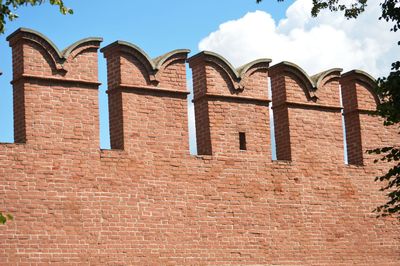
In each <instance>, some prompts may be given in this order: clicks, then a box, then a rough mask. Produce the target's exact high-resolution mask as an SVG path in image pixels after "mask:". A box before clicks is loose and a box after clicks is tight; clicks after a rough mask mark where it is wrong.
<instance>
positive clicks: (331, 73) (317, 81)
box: [310, 68, 343, 89]
mask: <svg viewBox="0 0 400 266" xmlns="http://www.w3.org/2000/svg"><path fill="white" fill-rule="evenodd" d="M342 71H343V69H342V68H331V69H328V70H325V71H322V72H320V73H318V74H315V75H313V76H311V77H310V79H311V80H312V81H313V84H314V87H315V88H317V89H319V88H321V87H322V86H324V85H325V84H326V83H327V82H328V81H329V80H331V79H334V78H340V77H341V73H342Z"/></svg>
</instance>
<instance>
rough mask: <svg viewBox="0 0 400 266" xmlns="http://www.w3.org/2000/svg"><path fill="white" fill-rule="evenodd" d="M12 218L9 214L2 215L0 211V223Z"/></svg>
mask: <svg viewBox="0 0 400 266" xmlns="http://www.w3.org/2000/svg"><path fill="white" fill-rule="evenodd" d="M13 219H14V217H12V215H11V214H6V215H3V213H1V212H0V224H5V223H6V222H7V221H11V220H13Z"/></svg>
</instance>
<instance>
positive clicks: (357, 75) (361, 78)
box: [340, 69, 380, 108]
mask: <svg viewBox="0 0 400 266" xmlns="http://www.w3.org/2000/svg"><path fill="white" fill-rule="evenodd" d="M340 82H341V83H342V84H348V83H349V82H350V83H351V82H359V83H361V84H362V87H363V88H365V89H366V90H367V91H368V93H369V94H370V96H371V97H373V99H374V101H375V104H376V105H378V104H379V103H380V99H379V97H378V95H377V94H376V93H375V92H374V89H375V87H376V86H377V83H376V79H375V78H374V77H372V76H371V75H370V74H368V73H367V72H365V71H363V70H359V69H354V70H351V71H348V72H346V73H344V74H343V75H342V77H341V81H340ZM359 104H361V103H359ZM359 107H361V106H359ZM361 108H362V107H361Z"/></svg>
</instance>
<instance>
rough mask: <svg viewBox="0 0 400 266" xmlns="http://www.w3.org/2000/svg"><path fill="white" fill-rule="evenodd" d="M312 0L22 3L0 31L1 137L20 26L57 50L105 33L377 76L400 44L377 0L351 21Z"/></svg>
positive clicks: (9, 129)
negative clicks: (64, 9) (13, 42)
mask: <svg viewBox="0 0 400 266" xmlns="http://www.w3.org/2000/svg"><path fill="white" fill-rule="evenodd" d="M311 2H312V1H311V0H290V1H285V2H277V1H275V0H265V1H263V2H262V3H261V4H256V3H255V0H202V1H195V0H191V1H183V0H152V1H134V0H120V1H114V2H112V1H105V0H96V1H88V0H86V1H72V0H65V4H66V5H67V6H68V7H71V8H73V9H74V14H73V15H66V16H63V15H61V14H60V13H59V12H58V9H57V8H56V7H53V6H50V5H48V4H45V5H42V6H39V7H33V8H32V7H22V8H20V9H18V10H17V11H16V13H18V14H19V15H20V18H18V19H17V20H15V21H12V22H8V23H7V25H6V32H5V34H3V35H0V51H1V54H0V56H1V60H0V70H2V72H3V75H2V76H0V142H13V126H12V124H13V118H12V89H11V85H10V83H9V82H10V81H11V76H12V73H11V49H10V47H9V46H8V43H7V42H6V40H5V39H6V37H7V36H8V35H9V34H10V33H12V32H13V31H15V30H16V29H17V28H19V27H26V28H32V29H34V30H37V31H39V32H41V33H43V34H44V35H46V36H47V37H49V38H50V39H51V40H52V41H53V42H54V43H55V44H56V45H57V46H58V48H59V49H63V48H65V47H66V46H68V45H70V44H72V43H73V42H75V41H77V40H79V39H82V38H86V37H103V39H104V42H103V44H102V46H103V47H104V46H106V45H107V44H109V43H111V42H114V41H115V40H124V41H129V42H131V43H134V44H136V45H138V46H139V47H141V48H142V49H143V50H145V51H146V52H147V53H148V54H149V55H150V56H151V57H156V56H159V55H161V54H164V53H166V52H169V51H171V50H174V49H179V48H188V49H190V50H191V51H192V53H191V55H194V54H195V53H197V52H198V51H199V50H211V51H214V52H217V53H220V54H221V55H223V56H224V57H226V58H227V59H228V60H229V61H231V63H233V65H236V66H239V65H241V64H244V63H247V62H249V61H251V60H254V59H256V58H262V57H266V58H271V59H272V60H273V64H275V63H279V62H280V61H283V60H285V61H292V62H294V63H296V64H298V65H300V66H301V67H303V68H304V70H305V71H306V72H307V73H309V74H310V75H312V74H315V73H317V72H320V71H323V70H325V69H327V68H331V67H341V68H343V69H344V70H345V71H348V70H351V69H355V68H357V69H362V70H365V71H367V72H369V73H370V74H372V75H374V76H375V77H378V76H381V75H386V74H387V72H388V71H389V66H390V62H392V61H393V60H394V57H395V55H398V54H400V50H399V47H398V46H397V45H396V42H397V37H398V36H397V35H396V34H394V33H391V32H390V31H389V28H390V25H389V24H387V23H385V22H384V21H379V22H378V17H379V15H380V7H379V5H378V2H377V1H373V0H372V1H369V3H371V4H370V6H368V8H367V10H366V12H365V13H364V14H363V15H362V16H360V17H359V18H358V19H357V20H350V21H349V20H346V19H344V18H343V16H342V14H340V13H330V12H328V11H326V12H322V13H321V14H320V15H319V16H318V18H312V17H311V16H310V10H311ZM99 58H100V61H99V64H100V66H99V80H100V82H101V83H102V84H103V85H102V86H101V88H100V93H99V95H100V96H99V101H100V136H101V147H102V148H108V147H109V135H108V110H107V96H106V94H105V90H106V84H107V80H106V67H105V60H104V58H103V56H102V55H101V54H99ZM188 77H189V79H190V70H189V72H188ZM191 121H192V119H191ZM192 122H193V121H192ZM192 131H193V128H192ZM192 151H193V150H192Z"/></svg>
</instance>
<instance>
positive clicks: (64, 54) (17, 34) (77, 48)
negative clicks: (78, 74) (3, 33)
mask: <svg viewBox="0 0 400 266" xmlns="http://www.w3.org/2000/svg"><path fill="white" fill-rule="evenodd" d="M21 38H22V39H25V40H29V41H31V42H34V43H36V44H37V45H39V46H41V47H42V48H43V50H44V51H46V52H47V53H48V55H49V56H50V58H51V59H52V61H53V63H54V65H55V67H56V69H57V70H65V71H67V70H66V69H65V68H64V67H63V64H64V62H66V61H67V60H68V59H69V57H70V55H71V54H73V55H72V57H75V56H76V55H78V54H79V53H80V52H82V51H84V50H86V49H89V48H98V47H99V46H100V42H102V41H103V38H99V37H88V38H84V39H81V40H79V41H77V42H75V43H73V44H71V45H70V46H68V47H67V48H65V49H64V50H62V51H60V50H59V49H58V47H57V46H56V45H55V44H54V43H53V42H52V41H51V40H50V39H49V38H47V37H46V36H45V35H43V34H42V33H40V32H37V31H35V30H32V29H28V28H19V29H17V30H16V31H14V32H13V33H11V34H10V35H9V36H8V37H7V39H6V40H7V41H8V42H10V46H12V45H13V44H14V43H15V42H16V41H18V40H19V39H21ZM94 43H95V44H94Z"/></svg>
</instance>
